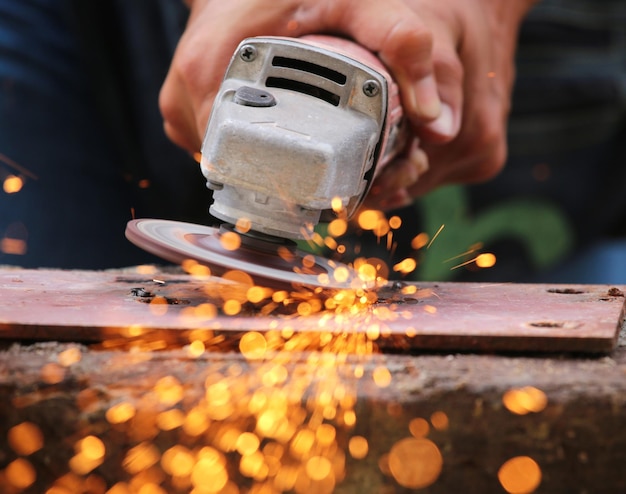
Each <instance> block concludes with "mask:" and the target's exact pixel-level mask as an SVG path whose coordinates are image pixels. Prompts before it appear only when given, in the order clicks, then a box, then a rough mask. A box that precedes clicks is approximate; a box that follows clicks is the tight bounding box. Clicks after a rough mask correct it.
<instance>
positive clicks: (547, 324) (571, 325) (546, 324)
mask: <svg viewBox="0 0 626 494" xmlns="http://www.w3.org/2000/svg"><path fill="white" fill-rule="evenodd" d="M581 325H582V323H580V322H575V321H532V322H528V323H526V324H525V326H527V327H529V328H540V329H541V328H562V329H578V328H579V327H580V326H581Z"/></svg>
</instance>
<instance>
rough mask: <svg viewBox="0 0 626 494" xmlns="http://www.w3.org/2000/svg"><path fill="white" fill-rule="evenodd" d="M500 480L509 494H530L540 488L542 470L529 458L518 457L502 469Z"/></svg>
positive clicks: (499, 472)
mask: <svg viewBox="0 0 626 494" xmlns="http://www.w3.org/2000/svg"><path fill="white" fill-rule="evenodd" d="M498 480H499V481H500V484H501V485H502V487H503V488H504V490H505V491H506V492H508V493H511V494H528V493H531V492H533V491H535V489H537V487H539V484H540V483H541V468H540V467H539V465H538V464H537V462H536V461H535V460H533V459H532V458H530V457H529V456H516V457H514V458H511V459H509V460H507V461H506V462H504V464H503V465H502V466H501V467H500V469H499V470H498Z"/></svg>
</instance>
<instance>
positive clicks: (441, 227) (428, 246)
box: [426, 224, 446, 250]
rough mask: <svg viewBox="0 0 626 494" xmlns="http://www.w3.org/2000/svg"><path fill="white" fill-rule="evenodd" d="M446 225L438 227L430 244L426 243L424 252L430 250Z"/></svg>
mask: <svg viewBox="0 0 626 494" xmlns="http://www.w3.org/2000/svg"><path fill="white" fill-rule="evenodd" d="M445 226H446V225H445V224H442V225H441V226H440V227H439V230H437V232H436V233H435V235H433V238H431V239H430V242H428V244H427V245H426V250H428V249H430V246H431V245H432V244H433V242H434V241H435V239H436V238H437V237H438V236H439V234H440V233H441V232H442V230H443V229H444V227H445Z"/></svg>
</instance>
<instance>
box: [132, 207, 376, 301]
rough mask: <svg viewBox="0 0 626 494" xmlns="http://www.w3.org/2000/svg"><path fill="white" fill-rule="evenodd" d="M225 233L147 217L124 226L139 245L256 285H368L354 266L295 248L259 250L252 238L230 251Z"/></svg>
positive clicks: (352, 286) (150, 250)
mask: <svg viewBox="0 0 626 494" xmlns="http://www.w3.org/2000/svg"><path fill="white" fill-rule="evenodd" d="M223 233H224V232H223V230H221V229H220V228H219V227H210V226H205V225H197V224H194V223H185V222H180V221H171V220H160V219H148V218H144V219H135V220H131V221H129V222H128V224H127V226H126V238H127V239H128V240H130V241H131V242H132V243H134V244H135V245H137V246H138V247H141V248H142V249H144V250H146V251H148V252H150V253H152V254H155V255H156V256H159V257H161V258H163V259H166V260H168V261H171V262H174V263H177V264H182V263H183V262H184V261H186V260H190V259H191V260H194V261H197V262H198V263H200V264H203V265H205V266H208V267H209V268H210V269H211V273H212V274H214V275H218V276H221V275H222V274H224V273H226V272H227V271H232V270H239V271H243V272H245V273H248V274H249V275H250V276H252V278H253V280H254V282H255V283H256V284H259V285H263V286H268V287H272V288H281V289H284V288H290V287H292V286H294V285H296V286H302V285H305V286H310V287H322V288H329V289H348V288H355V287H356V286H360V287H362V286H363V285H364V284H363V282H361V281H360V280H359V278H358V276H357V274H356V272H355V271H354V269H352V268H351V267H349V266H347V265H345V264H342V263H337V262H334V261H332V260H329V259H326V258H323V257H319V256H313V255H312V254H309V253H305V252H302V251H300V250H298V249H295V248H287V247H284V246H283V245H280V246H278V247H276V248H275V249H273V250H272V249H271V248H270V249H267V248H264V249H260V248H257V247H256V246H255V241H254V238H252V241H251V242H242V243H241V245H240V246H239V247H238V248H237V249H234V250H230V249H228V248H226V247H227V246H226V244H225V243H224V242H222V235H223ZM242 237H244V235H242ZM339 273H341V276H338V274H339Z"/></svg>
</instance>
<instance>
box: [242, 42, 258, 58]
mask: <svg viewBox="0 0 626 494" xmlns="http://www.w3.org/2000/svg"><path fill="white" fill-rule="evenodd" d="M256 56H257V50H256V47H255V46H252V45H243V46H242V47H241V49H240V50H239V57H241V59H242V60H243V61H244V62H252V61H253V60H254V59H255V58H256Z"/></svg>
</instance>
